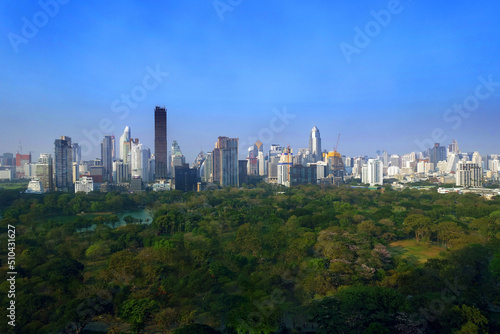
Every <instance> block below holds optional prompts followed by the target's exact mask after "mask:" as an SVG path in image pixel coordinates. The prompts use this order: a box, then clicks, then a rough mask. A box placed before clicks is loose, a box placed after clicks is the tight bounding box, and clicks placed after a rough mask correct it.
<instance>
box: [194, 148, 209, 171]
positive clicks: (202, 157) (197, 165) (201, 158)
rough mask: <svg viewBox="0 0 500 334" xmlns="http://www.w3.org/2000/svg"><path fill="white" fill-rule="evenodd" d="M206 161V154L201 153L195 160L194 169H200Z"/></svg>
mask: <svg viewBox="0 0 500 334" xmlns="http://www.w3.org/2000/svg"><path fill="white" fill-rule="evenodd" d="M205 159H206V155H205V152H203V151H201V152H200V153H198V155H197V156H196V158H195V159H194V163H193V167H194V168H197V169H199V168H200V167H201V165H202V164H203V161H205Z"/></svg>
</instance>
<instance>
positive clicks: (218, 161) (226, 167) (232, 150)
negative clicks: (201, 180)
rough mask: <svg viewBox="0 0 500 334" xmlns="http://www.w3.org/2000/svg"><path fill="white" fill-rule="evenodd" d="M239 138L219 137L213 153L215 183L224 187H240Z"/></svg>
mask: <svg viewBox="0 0 500 334" xmlns="http://www.w3.org/2000/svg"><path fill="white" fill-rule="evenodd" d="M238 141H239V139H238V138H228V137H219V138H218V140H217V142H216V143H215V148H214V150H213V151H212V155H213V163H214V171H213V182H214V183H219V184H220V185H221V186H222V187H226V186H236V187H238V186H239V172H238V167H239V165H238Z"/></svg>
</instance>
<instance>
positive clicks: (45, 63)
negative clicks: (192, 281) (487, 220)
mask: <svg viewBox="0 0 500 334" xmlns="http://www.w3.org/2000/svg"><path fill="white" fill-rule="evenodd" d="M61 2H62V1H61ZM496 6H497V3H496V2H494V1H486V2H482V3H479V4H472V3H466V2H464V1H459V2H456V3H454V4H453V6H452V5H446V4H438V3H431V2H429V1H427V2H425V1H424V2H408V1H400V2H394V1H376V2H368V1H360V2H357V3H356V4H343V5H342V6H341V7H339V6H338V5H335V4H330V3H329V2H327V1H320V2H318V3H315V6H311V5H306V4H291V3H279V4H275V3H266V4H257V3H252V2H249V1H242V2H241V3H239V4H238V5H235V6H231V10H227V11H225V12H223V13H222V14H221V12H220V11H217V9H216V8H214V6H213V3H212V2H211V1H209V2H207V3H204V4H199V5H195V6H193V5H192V4H187V3H182V2H179V3H174V2H171V3H168V4H163V3H155V4H149V3H148V4H143V3H137V2H135V1H124V2H121V3H120V4H101V3H98V2H94V1H90V2H87V3H86V4H81V3H77V2H68V3H66V4H62V3H59V5H58V6H57V12H56V11H55V8H52V9H47V8H45V7H42V6H41V5H40V4H39V3H38V2H33V3H26V2H12V1H7V2H4V3H2V4H0V9H2V11H3V12H4V13H5V20H2V22H0V31H1V32H2V34H3V36H4V38H3V39H2V41H3V42H2V43H1V44H0V60H1V61H0V64H1V65H0V68H1V69H2V72H1V73H2V74H3V75H2V77H3V80H1V81H0V87H1V88H2V89H1V90H0V101H2V103H1V105H0V115H1V116H2V117H3V121H2V122H0V133H2V140H1V141H0V152H11V153H16V151H17V150H18V146H19V142H20V141H21V142H22V146H23V150H22V153H27V152H28V151H32V152H33V155H34V156H38V155H39V154H40V153H53V148H52V147H51V143H53V141H54V139H56V138H59V136H61V135H65V136H69V137H71V138H72V142H74V143H79V144H81V145H82V143H83V144H85V143H89V145H82V159H84V160H89V159H94V158H96V157H99V155H100V143H101V141H102V139H103V137H104V135H114V136H115V138H117V139H118V138H120V136H121V134H122V133H123V131H124V128H125V126H130V127H131V129H132V131H134V132H133V133H134V137H138V138H140V140H141V143H144V144H145V145H146V146H148V147H150V148H153V147H154V131H153V118H152V116H151V112H150V111H151V109H152V108H153V107H154V106H155V105H165V106H166V108H167V109H168V110H169V114H168V122H167V134H168V138H167V146H168V147H169V146H170V144H171V143H172V142H173V140H177V141H178V142H179V144H180V145H181V146H182V148H183V153H184V155H185V156H186V160H187V161H188V162H190V163H191V162H192V161H193V160H194V158H195V157H196V156H197V154H198V153H199V152H200V150H203V151H204V152H208V151H210V150H211V149H212V145H213V141H214V138H217V137H219V136H228V137H231V138H239V139H240V140H239V142H240V150H239V152H240V158H241V157H242V156H243V154H242V152H245V151H246V148H247V147H248V146H251V145H252V144H253V143H254V142H255V141H257V140H260V141H261V142H262V143H263V144H264V146H265V147H267V148H268V147H270V145H271V144H279V145H281V146H287V145H288V144H290V146H291V147H293V148H294V149H299V148H307V147H308V132H309V130H310V129H311V128H312V127H313V126H314V125H317V126H318V128H319V129H320V131H321V136H322V147H323V149H327V150H331V149H333V147H334V145H335V143H336V139H337V136H338V134H339V133H341V134H342V136H341V140H340V144H339V152H340V153H341V154H343V155H347V156H357V155H365V154H366V155H374V154H375V152H376V150H382V149H385V150H387V151H388V152H391V153H398V154H404V153H406V152H411V151H422V149H421V147H420V145H419V143H423V142H427V143H429V142H432V143H434V142H440V143H442V144H449V143H451V140H452V139H457V140H458V141H459V143H461V149H462V151H479V152H481V154H494V153H497V152H499V151H500V147H499V145H498V144H497V143H498V142H500V134H499V133H498V132H497V131H496V123H497V122H498V121H500V115H499V114H498V113H497V112H496V111H497V110H498V106H499V104H500V87H499V85H500V84H498V82H500V73H499V72H498V68H497V66H496V63H495V55H496V54H498V50H499V46H498V45H496V44H495V43H493V41H495V40H497V39H498V37H499V34H500V29H499V28H500V23H498V22H497V20H496V18H495V12H496V11H495V9H496ZM51 10H52V11H51ZM40 12H43V13H46V14H45V15H46V16H47V17H48V20H47V22H46V23H45V24H41V23H40V24H39V26H35V28H36V33H35V32H33V33H32V35H33V36H31V35H29V34H28V35H26V33H27V30H26V29H24V33H23V28H24V26H25V25H27V23H26V22H30V23H31V24H34V23H33V22H34V21H33V18H34V17H42V16H41V15H38V13H40ZM47 13H49V14H50V13H52V14H53V15H49V14H47ZM384 13H389V15H390V16H387V15H386V16H384ZM37 15H38V16H37ZM262 15H264V17H269V19H262V20H260V19H259V18H260V17H261V16H262ZM221 17H222V19H221ZM186 20H188V21H190V22H192V23H193V24H190V25H186V24H184V22H186ZM373 22H375V24H373ZM379 22H380V23H379ZM42 23H43V22H42ZM130 23H133V24H130ZM377 24H378V30H377ZM367 27H368V29H375V30H374V31H372V32H370V30H368V34H367V33H366V31H367V30H366V28H367ZM370 27H371V28H370ZM359 31H361V33H359ZM364 35H366V36H368V38H366V36H365V37H363V36H364ZM13 36H18V37H20V38H21V39H15V37H13ZM27 36H28V37H29V36H31V37H29V38H28V37H27ZM13 38H14V39H13ZM22 39H24V40H22ZM363 39H365V41H364V43H363ZM21 40H22V41H23V42H22V43H21V42H19V41H21ZM16 41H17V42H16ZM16 43H18V44H16ZM364 44H366V45H364ZM152 45H154V52H151V50H152V49H151V46H152ZM346 45H348V46H346ZM349 46H350V47H352V48H350V49H349ZM353 48H354V49H356V51H352V50H354V49H353ZM346 50H351V51H352V52H351V53H349V51H346ZM472 50H474V51H473V52H472ZM118 54H119V55H120V56H119V57H117V55H118ZM141 94H142V95H141ZM124 96H125V97H124ZM126 96H128V98H126ZM134 96H135V97H136V98H135V99H134V98H133V97H134ZM476 102H477V103H476ZM455 104H465V105H466V106H467V108H455V107H454V105H455ZM277 114H278V116H277ZM283 115H285V116H286V115H290V117H289V118H285V122H277V123H276V122H274V123H273V120H274V119H276V117H278V119H280V118H279V116H281V118H284V116H283ZM273 125H274V127H273ZM107 129H112V130H109V131H105V130H107ZM269 137H271V138H272V139H269V140H266V139H268V138H269ZM443 137H446V139H443V140H439V139H441V138H443ZM436 139H437V140H436ZM118 147H119V145H118Z"/></svg>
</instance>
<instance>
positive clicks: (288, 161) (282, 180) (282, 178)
mask: <svg viewBox="0 0 500 334" xmlns="http://www.w3.org/2000/svg"><path fill="white" fill-rule="evenodd" d="M292 165H293V155H292V150H291V149H290V147H287V148H285V149H284V150H283V153H282V154H281V157H280V161H279V163H278V180H277V183H278V184H281V185H284V186H286V187H290V167H292Z"/></svg>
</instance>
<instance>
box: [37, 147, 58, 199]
mask: <svg viewBox="0 0 500 334" xmlns="http://www.w3.org/2000/svg"><path fill="white" fill-rule="evenodd" d="M36 177H37V179H38V180H40V182H41V183H42V186H43V190H44V192H49V191H52V190H54V165H53V161H52V155H50V154H47V153H42V154H40V157H39V158H38V163H37V164H36Z"/></svg>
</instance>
